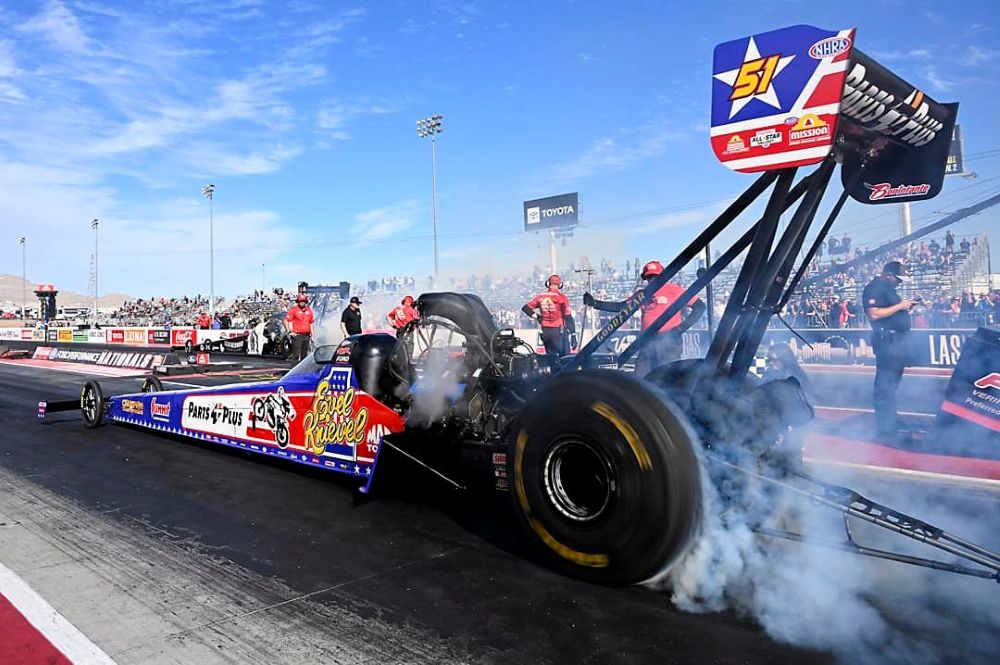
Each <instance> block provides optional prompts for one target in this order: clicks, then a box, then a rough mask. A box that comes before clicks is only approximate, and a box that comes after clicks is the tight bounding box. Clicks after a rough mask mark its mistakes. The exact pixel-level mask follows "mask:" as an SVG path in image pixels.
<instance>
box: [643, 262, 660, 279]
mask: <svg viewBox="0 0 1000 665" xmlns="http://www.w3.org/2000/svg"><path fill="white" fill-rule="evenodd" d="M661 272H663V264H662V263H660V262H659V261H650V262H648V263H647V264H646V265H644V266H643V267H642V278H643V279H649V278H650V277H656V276H657V275H659V274H660V273H661Z"/></svg>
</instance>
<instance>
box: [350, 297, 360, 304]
mask: <svg viewBox="0 0 1000 665" xmlns="http://www.w3.org/2000/svg"><path fill="white" fill-rule="evenodd" d="M351 302H352V303H354V304H356V305H360V304H361V299H360V298H358V297H357V296H351Z"/></svg>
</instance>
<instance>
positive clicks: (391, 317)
mask: <svg viewBox="0 0 1000 665" xmlns="http://www.w3.org/2000/svg"><path fill="white" fill-rule="evenodd" d="M385 318H386V319H388V321H389V325H390V326H392V329H393V330H396V331H399V330H400V329H402V328H405V327H406V326H407V324H409V323H410V322H411V321H416V320H417V319H419V318H420V314H419V313H418V312H417V309H416V308H415V307H414V306H413V296H405V297H404V298H403V300H402V302H400V304H398V305H396V306H395V307H393V308H392V309H391V310H389V313H388V314H386V315H385Z"/></svg>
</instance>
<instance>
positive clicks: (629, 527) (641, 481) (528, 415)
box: [507, 370, 701, 585]
mask: <svg viewBox="0 0 1000 665" xmlns="http://www.w3.org/2000/svg"><path fill="white" fill-rule="evenodd" d="M510 436H511V440H510V448H509V453H508V456H507V459H508V465H509V469H508V474H509V476H510V477H511V478H512V480H513V485H514V500H515V503H516V506H517V511H518V513H519V514H520V516H521V519H522V521H523V522H524V524H525V526H526V527H527V529H526V530H527V533H528V534H529V537H530V538H531V539H532V540H534V541H535V542H536V543H537V545H538V546H539V549H540V550H541V552H542V553H543V556H544V557H545V558H546V559H547V560H548V561H549V563H550V564H551V565H552V566H553V567H554V568H556V569H557V570H559V571H561V572H563V573H566V574H568V575H571V576H574V577H578V578H582V579H585V580H588V581H591V582H597V583H601V584H614V585H620V584H636V583H639V582H643V581H646V580H649V579H651V578H654V577H656V576H658V575H659V574H660V573H662V572H664V571H666V570H667V569H669V567H670V566H671V565H672V564H674V563H675V562H676V561H677V560H678V559H679V558H680V557H681V555H682V554H684V552H686V551H687V549H688V547H689V546H690V545H691V543H692V542H693V540H694V538H695V536H696V535H697V532H698V528H699V526H700V521H701V485H700V474H699V467H698V458H697V456H696V454H695V445H697V436H696V435H695V434H694V432H693V430H692V429H691V427H690V425H688V423H687V421H686V419H685V418H684V416H683V415H682V414H681V413H680V411H679V410H678V409H677V407H676V406H675V405H674V404H673V403H671V402H670V401H668V400H667V399H665V398H664V397H663V395H662V392H661V391H659V389H658V388H657V387H656V386H654V385H652V384H650V383H647V382H645V381H642V380H640V379H638V378H635V377H632V376H629V375H626V374H624V373H621V372H613V371H607V370H584V371H581V372H577V373H574V374H570V375H567V376H563V377H558V378H556V379H554V380H553V381H552V382H551V383H550V384H549V385H547V386H546V387H545V388H543V389H542V390H540V391H539V392H538V394H537V395H536V396H535V397H534V398H533V399H532V400H531V401H530V402H529V404H528V406H527V407H526V409H525V411H524V413H523V414H522V417H521V418H520V420H519V422H518V423H517V424H516V425H515V426H514V427H513V428H512V429H511V435H510Z"/></svg>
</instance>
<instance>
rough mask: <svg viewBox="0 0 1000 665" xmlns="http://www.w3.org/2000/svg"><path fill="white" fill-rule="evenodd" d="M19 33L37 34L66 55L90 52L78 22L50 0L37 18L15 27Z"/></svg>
mask: <svg viewBox="0 0 1000 665" xmlns="http://www.w3.org/2000/svg"><path fill="white" fill-rule="evenodd" d="M17 29H18V30H19V31H21V32H25V33H29V34H38V35H39V36H41V37H42V38H43V39H46V40H48V41H50V42H52V43H53V44H55V45H56V46H57V47H58V48H60V49H62V50H63V51H66V52H67V53H73V54H82V53H87V52H88V51H90V52H92V51H93V49H92V48H91V41H90V39H89V38H88V37H87V35H86V34H84V31H83V28H82V27H81V26H80V22H79V21H78V20H77V18H76V15H75V14H73V12H72V11H70V10H69V9H68V8H67V7H66V6H65V5H64V4H63V3H61V2H59V1H58V0H52V1H51V2H49V3H48V5H47V6H46V7H45V10H44V11H42V13H40V14H38V15H37V16H35V17H33V18H31V19H29V20H27V21H25V22H24V23H21V24H20V25H19V26H17Z"/></svg>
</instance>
